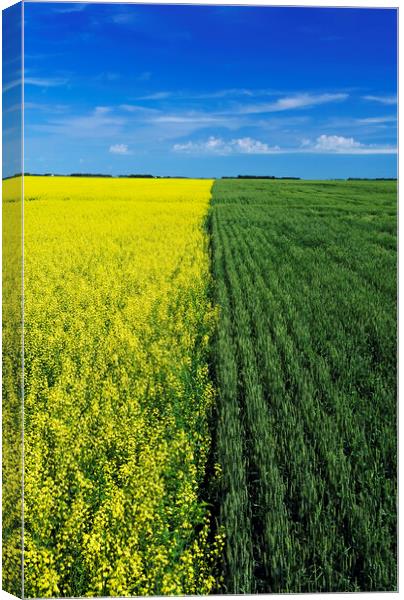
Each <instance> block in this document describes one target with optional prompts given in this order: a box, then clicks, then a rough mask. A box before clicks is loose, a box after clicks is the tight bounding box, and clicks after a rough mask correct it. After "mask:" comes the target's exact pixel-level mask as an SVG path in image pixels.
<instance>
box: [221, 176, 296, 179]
mask: <svg viewBox="0 0 404 600" xmlns="http://www.w3.org/2000/svg"><path fill="white" fill-rule="evenodd" d="M222 179H301V177H276V176H275V175H237V177H231V176H223V177H222Z"/></svg>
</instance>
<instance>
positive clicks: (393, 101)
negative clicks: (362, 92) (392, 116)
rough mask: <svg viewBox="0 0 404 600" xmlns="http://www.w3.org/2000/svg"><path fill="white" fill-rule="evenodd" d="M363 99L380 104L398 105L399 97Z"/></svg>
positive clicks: (365, 97) (367, 97)
mask: <svg viewBox="0 0 404 600" xmlns="http://www.w3.org/2000/svg"><path fill="white" fill-rule="evenodd" d="M362 98H363V99H364V100H369V101H370V102H379V103H380V104H389V105H390V104H397V96H362Z"/></svg>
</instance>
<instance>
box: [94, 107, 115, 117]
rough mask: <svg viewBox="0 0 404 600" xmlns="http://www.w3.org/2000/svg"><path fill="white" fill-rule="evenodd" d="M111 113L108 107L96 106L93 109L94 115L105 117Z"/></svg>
mask: <svg viewBox="0 0 404 600" xmlns="http://www.w3.org/2000/svg"><path fill="white" fill-rule="evenodd" d="M111 111H112V108H111V107H110V106H96V107H95V109H94V114H95V115H107V114H108V113H110V112H111Z"/></svg>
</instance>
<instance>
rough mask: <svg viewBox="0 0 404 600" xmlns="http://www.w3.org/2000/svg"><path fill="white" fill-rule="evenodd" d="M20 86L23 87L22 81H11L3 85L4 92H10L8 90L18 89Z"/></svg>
mask: <svg viewBox="0 0 404 600" xmlns="http://www.w3.org/2000/svg"><path fill="white" fill-rule="evenodd" d="M19 85H22V79H14V80H13V81H10V82H9V83H6V84H5V85H3V92H8V90H12V89H13V88H15V87H18V86H19Z"/></svg>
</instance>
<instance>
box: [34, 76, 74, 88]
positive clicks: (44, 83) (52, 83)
mask: <svg viewBox="0 0 404 600" xmlns="http://www.w3.org/2000/svg"><path fill="white" fill-rule="evenodd" d="M24 83H25V84H28V85H35V86H37V87H56V86H58V85H66V83H68V79H63V78H61V77H55V78H53V79H50V78H49V79H47V78H41V77H24Z"/></svg>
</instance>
